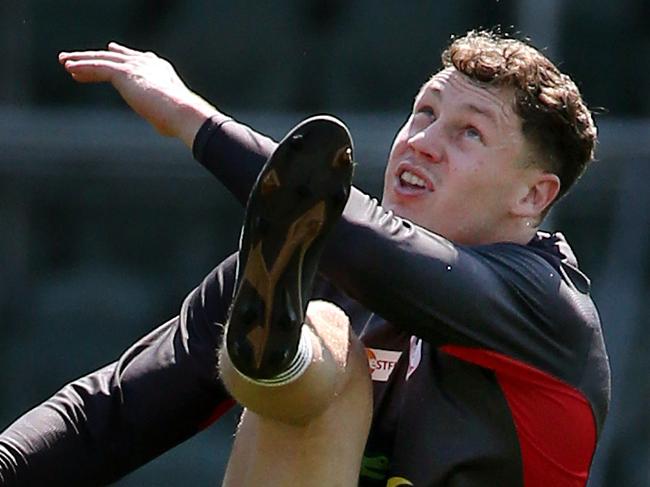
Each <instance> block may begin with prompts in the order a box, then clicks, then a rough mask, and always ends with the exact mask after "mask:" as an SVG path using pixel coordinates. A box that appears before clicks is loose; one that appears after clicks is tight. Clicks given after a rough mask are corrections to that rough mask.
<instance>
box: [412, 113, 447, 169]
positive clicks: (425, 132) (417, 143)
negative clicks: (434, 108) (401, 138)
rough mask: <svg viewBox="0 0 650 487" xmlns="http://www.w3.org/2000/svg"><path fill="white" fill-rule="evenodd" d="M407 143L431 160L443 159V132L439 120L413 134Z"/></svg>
mask: <svg viewBox="0 0 650 487" xmlns="http://www.w3.org/2000/svg"><path fill="white" fill-rule="evenodd" d="M407 143H408V145H409V147H411V149H413V150H414V151H415V152H417V153H418V154H420V155H421V156H424V157H425V158H426V159H427V160H428V161H429V162H440V161H441V160H442V154H443V149H442V134H441V133H440V128H439V124H438V122H437V121H435V122H433V123H431V124H429V125H427V126H426V127H424V128H422V129H420V130H418V131H417V132H415V133H414V134H412V135H411V136H410V137H409V138H408V140H407Z"/></svg>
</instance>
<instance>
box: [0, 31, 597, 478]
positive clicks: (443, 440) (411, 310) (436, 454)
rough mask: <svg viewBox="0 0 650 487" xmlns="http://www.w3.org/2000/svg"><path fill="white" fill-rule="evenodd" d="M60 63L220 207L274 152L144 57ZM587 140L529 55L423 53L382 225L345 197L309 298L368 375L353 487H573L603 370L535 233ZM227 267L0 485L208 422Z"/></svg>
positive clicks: (544, 240)
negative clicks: (354, 349) (181, 164)
mask: <svg viewBox="0 0 650 487" xmlns="http://www.w3.org/2000/svg"><path fill="white" fill-rule="evenodd" d="M60 59H61V62H62V63H63V64H64V65H65V68H66V69H67V70H68V72H69V73H70V74H71V75H72V76H73V78H75V79H76V80H78V81H81V82H101V81H109V82H111V83H112V84H113V85H114V86H115V88H116V89H117V90H118V91H119V92H120V93H121V95H122V96H123V97H124V98H125V100H126V101H127V102H128V103H129V104H130V105H131V107H132V108H133V109H134V110H135V111H136V112H137V113H139V114H140V115H142V116H143V117H144V118H146V119H147V120H148V121H149V122H151V123H152V124H153V125H154V126H155V127H156V128H157V129H158V130H159V131H160V132H161V133H163V134H165V135H171V136H176V137H178V138H180V139H181V140H183V141H184V142H185V143H186V144H187V145H188V146H190V147H192V148H193V151H194V154H195V157H196V158H197V159H198V160H199V161H200V162H201V163H202V164H204V165H205V166H206V167H207V168H208V169H209V170H210V171H211V172H213V173H214V174H215V176H217V178H219V179H220V181H221V182H222V183H223V184H224V185H225V186H226V187H227V188H228V189H229V190H231V191H232V192H233V193H234V194H235V196H236V197H238V198H239V200H240V201H241V202H242V203H243V202H245V201H246V200H247V198H248V195H249V193H250V191H251V188H253V187H254V182H255V180H256V177H257V175H258V174H259V172H260V170H263V169H262V167H263V164H264V161H265V160H266V159H267V158H269V157H270V156H271V155H272V154H274V151H275V150H276V147H277V146H276V144H275V143H274V142H273V141H271V140H269V139H267V138H265V137H263V136H261V135H259V134H257V133H255V132H254V131H252V130H251V129H249V128H247V127H245V126H243V125H241V124H239V123H237V122H235V121H233V120H231V119H230V118H228V117H227V116H225V115H223V114H221V113H219V112H218V111H217V110H216V109H215V108H214V107H212V106H211V105H209V104H208V103H207V102H205V101H204V100H202V99H200V98H199V97H197V96H196V95H195V94H193V93H192V92H190V91H189V90H188V89H187V88H186V87H185V86H184V85H183V84H182V82H181V81H180V80H179V79H178V77H177V76H176V74H175V73H174V71H173V69H172V68H171V66H170V65H169V64H168V63H166V62H164V61H162V60H160V59H158V58H157V57H156V56H154V55H153V54H143V53H139V52H137V51H133V50H130V49H128V48H125V47H123V46H119V45H116V44H110V45H109V48H108V50H107V51H99V52H81V53H66V54H62V55H61V58H60ZM595 141H596V129H595V125H594V123H593V120H592V118H591V115H590V113H589V111H588V109H587V108H586V106H585V105H584V103H583V102H582V99H581V97H580V93H579V91H578V89H577V88H576V86H575V84H574V83H573V82H572V81H571V80H570V78H569V77H568V76H566V75H563V74H561V73H560V72H559V71H558V70H557V68H556V67H555V66H553V64H552V63H551V62H550V61H548V60H547V59H546V58H545V57H544V56H543V55H542V54H541V53H539V52H538V51H537V50H535V49H533V48H531V47H529V46H527V45H525V44H523V43H521V42H518V41H515V40H509V39H502V38H499V37H498V36H495V35H492V34H489V33H483V32H478V33H476V32H472V33H469V34H468V35H466V36H464V37H462V38H459V39H457V40H455V41H454V42H453V43H452V44H451V46H450V47H449V48H448V49H447V50H446V51H445V53H444V54H443V69H442V70H441V71H439V72H438V73H437V74H435V75H434V76H433V77H432V78H431V79H430V80H429V81H428V82H426V83H425V84H424V85H423V87H422V89H421V90H420V92H419V93H418V95H417V97H416V99H415V102H414V105H413V108H412V112H411V114H410V116H409V118H408V120H407V122H406V123H405V125H404V127H402V129H401V130H400V131H399V133H398V134H397V136H396V138H395V141H394V144H393V147H392V150H391V153H390V155H389V159H388V164H387V167H386V172H385V182H384V195H383V199H382V205H381V206H380V205H378V204H377V202H376V201H375V200H373V199H371V198H369V197H367V196H366V195H364V194H362V193H361V192H360V191H358V190H357V189H355V188H352V190H351V192H350V196H349V201H348V202H347V205H346V207H345V210H344V212H343V215H342V216H341V218H340V220H339V221H338V223H336V225H335V226H334V227H333V229H332V234H331V235H330V238H329V241H328V242H327V244H326V245H325V246H324V249H323V255H322V257H321V259H320V268H319V271H320V275H319V276H318V277H317V278H316V282H315V283H314V288H313V294H312V297H313V298H314V299H316V298H318V299H324V300H326V301H329V302H332V303H334V304H336V305H337V306H338V307H340V308H341V309H342V310H343V311H344V312H345V313H346V315H347V316H348V317H349V319H350V326H351V328H352V329H353V331H354V332H355V333H356V334H357V335H358V336H359V338H360V340H361V341H362V342H363V344H364V346H365V347H366V350H367V353H368V357H369V360H370V364H371V368H372V370H373V371H372V380H373V384H372V385H373V417H372V424H371V427H370V432H369V435H368V438H367V442H366V446H365V451H364V457H363V461H362V465H361V472H360V477H359V485H364V486H371V485H382V486H384V485H389V486H395V485H416V486H461V485H462V486H485V485H499V486H522V485H525V486H527V487H529V486H549V485H553V486H583V485H585V483H586V479H587V475H588V471H589V467H590V464H591V460H592V456H593V452H594V449H595V445H596V440H597V437H598V435H599V433H600V431H601V429H602V425H603V421H604V418H605V415H606V411H607V406H608V401H609V368H608V363H607V356H606V352H605V348H604V344H603V340H602V333H601V330H600V323H599V319H598V315H597V312H596V309H595V306H594V304H593V302H592V301H591V299H590V297H589V281H588V279H587V278H586V277H585V276H584V275H583V274H582V273H581V272H580V271H579V270H578V268H577V264H576V261H575V257H574V256H573V253H572V252H571V250H570V248H569V246H568V244H567V243H566V241H565V240H564V238H563V237H562V236H561V235H560V234H555V235H548V234H545V233H542V232H538V231H537V228H538V226H539V224H540V222H541V221H542V219H543V217H544V216H545V215H546V213H547V212H548V210H549V208H550V207H551V206H552V204H553V203H554V202H555V201H557V199H558V198H559V197H561V196H562V195H564V194H565V193H566V192H567V190H568V189H569V188H570V187H571V186H572V184H573V183H574V182H575V181H576V179H577V178H578V177H579V176H580V175H581V173H582V172H583V171H584V169H585V168H586V166H587V164H588V163H589V162H590V161H591V159H592V155H593V148H594V145H595ZM280 147H284V143H283V145H281V146H280ZM273 157H275V156H273ZM273 157H271V159H270V160H273ZM254 188H256V189H253V191H261V189H260V186H259V182H258V185H256V186H255V187H254ZM234 263H235V257H231V258H229V259H226V261H224V262H223V263H222V264H221V265H220V266H219V267H218V268H217V269H216V270H215V271H214V272H213V273H212V274H211V275H210V276H208V278H206V281H204V283H203V284H202V285H201V287H200V288H199V289H198V290H197V291H195V292H194V293H192V294H191V295H190V296H189V297H188V299H187V300H186V302H185V303H184V305H183V308H182V310H181V313H180V316H179V317H178V318H176V319H175V320H172V321H171V322H170V323H168V324H166V325H164V326H163V327H161V328H159V329H158V330H156V331H154V332H152V334H151V335H149V336H148V337H145V338H144V339H143V340H142V341H141V342H139V343H138V344H136V345H135V346H134V347H133V348H132V349H131V350H129V351H127V352H126V353H125V354H124V355H123V356H122V358H121V359H120V360H119V361H118V362H117V363H116V364H113V365H111V366H108V367H107V368H105V369H102V370H100V371H98V372H96V373H94V374H91V375H89V376H88V377H86V378H83V379H80V380H79V381H76V382H74V383H73V384H72V385H70V386H68V387H67V388H64V389H63V390H62V391H61V392H59V393H58V394H57V395H56V396H55V397H53V398H52V399H50V400H49V401H47V402H46V403H44V404H43V405H41V406H39V407H38V408H36V409H35V410H33V411H31V412H29V413H27V414H26V415H25V416H24V417H23V418H21V419H19V420H18V421H17V422H16V423H14V425H12V426H11V427H10V428H9V429H8V430H7V431H5V433H3V435H2V439H1V441H0V445H2V447H3V449H2V457H1V458H2V464H3V468H2V475H3V476H4V478H6V479H10V478H12V477H11V476H15V477H16V478H18V479H28V480H25V481H33V479H44V478H46V477H45V475H44V474H43V473H42V472H44V471H46V470H47V469H48V468H50V467H51V466H52V465H56V466H57V469H56V470H49V471H48V475H49V479H50V480H54V481H59V482H63V481H66V482H67V483H68V484H69V485H70V484H73V483H80V482H83V481H87V482H90V483H101V482H107V481H109V480H112V479H115V478H118V477H119V476H120V475H123V474H124V473H126V472H128V471H130V470H131V469H133V468H135V467H137V466H138V465H140V464H142V463H144V462H145V461H147V460H149V459H150V458H153V457H154V456H156V455H157V454H159V453H160V452H162V451H164V450H166V449H168V448H170V447H172V446H173V445H175V444H176V443H178V442H180V441H182V440H183V439H185V438H187V437H188V436H190V435H192V434H193V433H194V432H196V431H198V430H199V429H200V428H201V427H202V426H203V425H204V424H208V423H209V422H210V421H211V419H213V418H214V417H215V416H218V414H219V413H220V412H222V411H223V409H224V408H225V407H226V404H228V398H227V395H226V394H225V392H224V391H223V388H222V386H221V385H220V383H219V382H218V381H217V380H216V379H215V374H214V368H213V367H216V364H215V363H214V358H213V357H214V350H215V348H216V347H217V344H218V343H219V340H220V338H221V328H220V326H218V324H222V323H226V321H227V309H228V306H229V304H230V302H231V299H230V296H232V294H233V288H234V287H235V269H234V267H235V266H234ZM239 284H241V283H239ZM308 318H309V313H308ZM308 321H309V320H308ZM378 364H384V365H386V366H385V367H379V366H378ZM161 384H165V386H166V387H165V388H162V387H161ZM332 423H333V424H336V422H335V421H333V422H332ZM253 426H256V425H255V424H253ZM342 441H343V440H342ZM235 453H237V452H235ZM67 457H73V458H75V460H74V463H75V465H71V464H70V463H71V462H70V461H68V462H65V461H63V460H62V459H64V458H67ZM52 472H56V474H57V475H58V477H57V478H55V479H53V475H54V473H52ZM41 475H42V476H41ZM39 476H40V477H39ZM7 482H8V481H7ZM307 484H308V483H306V485H307Z"/></svg>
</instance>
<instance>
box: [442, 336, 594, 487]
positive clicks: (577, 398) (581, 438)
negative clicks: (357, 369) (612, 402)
mask: <svg viewBox="0 0 650 487" xmlns="http://www.w3.org/2000/svg"><path fill="white" fill-rule="evenodd" d="M441 350H442V351H443V352H445V353H447V354H449V355H452V356H454V357H456V358H459V359H461V360H464V361H466V362H470V363H473V364H475V365H479V366H481V367H484V368H487V369H490V370H492V371H493V372H494V373H495V375H496V377H497V380H498V382H499V385H500V386H501V390H502V391H503V394H504V396H505V398H506V401H507V403H508V406H509V408H510V412H511V414H512V419H513V421H514V425H515V429H516V431H517V437H518V439H519V445H520V449H521V457H522V465H523V475H524V484H523V485H524V486H525V487H548V486H554V487H584V486H585V485H586V483H587V477H588V474H589V467H590V466H591V461H592V458H593V454H594V450H595V448H596V423H595V419H594V415H593V411H592V409H591V406H590V405H589V402H588V401H587V399H586V398H585V397H584V395H583V394H582V393H580V391H578V390H577V389H576V388H574V387H572V386H570V385H568V384H566V383H564V382H562V381H560V380H559V379H557V378H555V377H554V376H552V375H550V374H547V373H545V372H542V371H541V370H539V369H536V368H534V367H532V366H530V365H527V364H525V363H523V362H520V361H518V360H515V359H513V358H511V357H508V356H506V355H503V354H500V353H497V352H493V351H490V350H485V349H480V348H470V347H460V346H455V345H447V346H444V347H442V348H441Z"/></svg>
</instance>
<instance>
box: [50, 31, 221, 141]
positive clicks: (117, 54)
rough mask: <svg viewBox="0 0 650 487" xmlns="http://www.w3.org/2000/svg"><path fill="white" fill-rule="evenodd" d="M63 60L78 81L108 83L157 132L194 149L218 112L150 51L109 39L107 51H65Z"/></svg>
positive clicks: (167, 63) (61, 54)
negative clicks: (199, 133) (204, 126)
mask: <svg viewBox="0 0 650 487" xmlns="http://www.w3.org/2000/svg"><path fill="white" fill-rule="evenodd" d="M59 62H60V63H61V64H63V66H64V67H65V69H66V71H68V73H70V75H71V76H72V78H73V79H74V80H75V81H78V82H80V83H102V82H110V83H111V84H112V85H113V87H114V88H115V89H116V90H117V91H118V92H119V94H120V95H121V96H122V98H124V101H126V103H128V105H129V106H130V107H131V108H132V109H133V110H134V111H135V112H136V113H137V114H138V115H140V116H141V117H142V118H144V119H145V120H147V121H148V122H149V123H150V124H151V125H153V127H154V128H155V129H156V130H157V131H158V132H159V133H161V134H162V135H166V136H170V137H178V138H179V139H181V140H182V141H183V142H184V143H185V144H186V145H187V146H188V147H190V148H191V147H192V143H193V142H194V136H195V135H196V132H197V131H198V130H199V128H200V127H201V125H202V124H203V122H205V120H206V119H207V118H209V117H211V116H212V115H215V114H217V113H219V112H218V111H217V109H216V108H215V107H213V106H212V105H210V104H209V103H208V102H207V101H205V100H204V99H203V98H201V97H200V96H198V95H197V94H195V93H194V92H192V91H191V90H190V89H189V88H188V87H187V86H186V85H185V83H183V81H182V80H181V78H180V77H179V76H178V74H176V71H175V70H174V67H173V66H172V65H171V64H170V63H169V62H167V61H166V60H164V59H162V58H160V57H158V56H157V55H156V54H154V53H152V52H141V51H136V50H134V49H130V48H128V47H125V46H122V45H120V44H117V43H115V42H111V43H109V44H108V49H107V50H105V51H78V52H61V53H60V54H59Z"/></svg>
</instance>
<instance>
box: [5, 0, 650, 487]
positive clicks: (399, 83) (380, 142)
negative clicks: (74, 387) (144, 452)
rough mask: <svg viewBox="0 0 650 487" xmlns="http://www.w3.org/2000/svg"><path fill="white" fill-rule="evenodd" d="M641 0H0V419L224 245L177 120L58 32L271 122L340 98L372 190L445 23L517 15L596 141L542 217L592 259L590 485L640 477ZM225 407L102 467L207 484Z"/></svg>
mask: <svg viewBox="0 0 650 487" xmlns="http://www.w3.org/2000/svg"><path fill="white" fill-rule="evenodd" d="M648 19H650V2H648V1H647V0H646V1H644V0H618V1H616V2H613V1H611V0H591V1H589V2H586V1H578V0H518V1H517V0H501V1H498V0H454V1H435V2H434V1H432V0H429V1H397V0H387V1H383V2H377V1H373V0H356V1H347V2H346V1H342V0H302V1H296V0H276V1H274V2H260V1H253V0H239V1H230V2H223V1H201V0H183V1H180V0H112V1H111V2H88V1H81V0H74V1H73V0H56V1H55V0H2V2H0V57H1V59H2V68H0V314H1V316H2V317H3V320H2V324H1V325H0V429H3V428H4V427H5V426H7V425H9V424H10V423H11V422H12V421H13V420H14V419H15V418H16V417H17V416H18V415H19V414H21V413H22V412H24V411H25V410H27V409H28V408H31V407H32V406H34V405H36V404H37V403H38V402H40V401H42V400H43V399H45V398H46V397H48V396H49V395H51V394H52V393H54V392H55V391H56V390H58V389H59V388H60V387H61V386H62V385H64V384H65V383H67V382H68V381H70V380H72V379H74V378H76V377H78V376H80V375H83V374H85V373H86V372H88V371H91V370H94V369H96V368H98V367H99V366H101V365H104V364H106V363H108V362H110V361H112V360H114V359H115V358H116V357H117V356H118V355H119V354H120V353H121V352H122V351H123V350H124V349H125V348H126V347H128V346H129V345H130V344H131V343H132V342H133V341H134V340H136V339H137V338H139V337H140V336H142V335H143V334H145V333H146V332H147V331H149V330H150V329H152V328H154V327H155V326H157V325H158V324H160V323H162V322H164V321H166V320H167V319H169V318H170V317H171V316H173V315H175V314H177V313H178V310H179V306H180V304H181V302H182V300H183V298H184V297H185V295H186V294H187V293H188V292H189V291H190V290H191V289H192V288H193V287H195V286H196V285H197V284H198V283H199V282H200V280H201V279H202V277H203V276H204V275H205V274H207V273H208V271H209V270H210V269H211V268H212V267H213V266H215V265H216V264H217V263H218V262H219V261H220V260H221V259H222V258H223V257H224V256H226V255H227V254H229V253H230V252H232V251H233V250H234V249H236V244H237V237H238V232H239V222H240V220H241V218H242V210H241V209H240V208H239V207H238V205H237V204H236V203H235V202H234V200H233V198H231V197H230V195H229V194H227V193H226V191H225V190H223V189H222V188H221V187H220V186H219V184H218V183H216V182H215V181H214V180H213V179H212V178H211V177H210V176H209V175H208V173H207V171H205V170H203V169H202V168H201V167H199V166H198V164H196V163H194V162H193V160H192V158H191V155H190V154H189V151H188V150H186V149H185V148H184V146H182V145H181V143H180V142H177V141H174V140H169V139H164V138H162V137H160V136H159V135H157V134H156V133H155V132H154V131H153V130H152V129H150V128H149V127H148V126H147V125H146V124H145V122H143V121H142V120H140V119H139V118H138V117H137V116H135V115H134V114H132V113H131V112H130V111H129V110H128V109H127V108H126V107H125V106H124V104H123V103H122V101H121V99H120V98H119V97H118V95H116V94H115V93H114V91H113V90H112V88H110V87H109V86H89V85H84V86H82V85H76V84H75V83H74V82H72V81H71V80H70V78H69V77H68V76H67V74H66V73H65V72H64V71H63V69H62V68H61V67H60V66H59V64H58V63H57V53H58V52H59V51H61V50H76V49H88V48H101V47H103V46H105V45H106V43H107V42H108V41H109V40H117V41H120V42H123V43H125V44H127V45H130V46H133V47H136V48H140V49H144V50H152V51H155V52H157V53H158V54H160V55H161V56H163V57H166V58H167V59H169V60H171V61H172V62H173V64H174V65H175V66H176V68H177V70H178V72H179V73H180V74H181V76H182V77H183V78H184V79H185V80H186V81H187V82H188V84H189V85H190V86H191V87H192V88H193V89H194V90H196V91H198V92H199V93H201V94H203V95H204V96H206V97H207V98H208V99H209V100H211V101H212V102H213V103H215V104H216V105H217V106H219V107H220V108H221V109H222V110H223V111H225V112H227V113H230V114H232V115H234V116H236V117H237V118H239V119H240V120H242V121H246V122H248V123H250V124H251V125H253V126H255V127H257V128H258V129H260V130H261V131H263V132H266V133H268V134H270V135H272V136H275V137H281V136H282V135H283V134H284V133H285V132H286V131H287V130H288V129H289V128H291V127H292V126H293V125H294V124H295V123H296V122H298V121H299V120H300V119H301V118H302V117H303V116H304V115H306V114H312V113H316V112H329V113H333V114H336V115H337V116H339V117H341V118H343V119H344V120H345V121H346V122H347V123H348V124H349V126H350V128H351V131H352V133H353V135H354V137H355V141H356V149H357V150H356V159H357V160H358V161H359V166H358V172H357V176H356V184H357V185H358V186H359V187H361V188H362V189H364V190H365V191H367V192H369V193H371V194H374V195H376V196H379V195H380V190H381V185H380V181H381V175H382V170H383V165H384V162H385V160H386V155H387V152H388V148H389V146H390V143H391V141H392V137H393V135H394V134H395V132H396V130H397V129H398V128H399V126H400V125H401V123H402V122H403V120H404V119H405V118H406V115H407V111H408V110H409V108H410V104H411V101H412V99H413V97H414V95H415V94H416V92H417V90H418V88H419V86H420V85H421V83H422V82H424V81H425V79H426V78H427V77H428V76H429V75H430V74H432V73H433V72H434V71H436V70H437V68H438V67H439V56H440V53H441V51H442V49H443V48H444V46H445V45H446V43H447V42H448V40H449V38H450V36H452V35H454V34H462V33H464V32H465V31H466V30H468V29H471V28H477V27H493V26H495V25H501V26H503V28H504V30H507V31H509V32H519V33H520V36H527V37H530V38H531V39H532V41H533V43H534V44H535V45H537V46H538V47H543V48H545V50H546V52H547V53H548V54H549V56H550V57H551V58H552V59H553V60H555V61H556V62H557V63H559V65H560V67H561V69H562V70H564V71H566V72H568V73H570V74H571V75H572V76H573V77H574V79H575V80H576V81H577V82H578V84H579V86H580V87H581V89H582V91H583V93H584V96H585V99H586V100H587V102H588V103H589V104H590V106H591V107H592V108H595V109H597V111H598V112H599V113H600V115H599V117H598V124H599V127H600V133H601V143H600V146H599V148H598V159H599V160H598V161H597V162H596V163H595V164H594V165H593V167H592V169H591V170H590V172H589V173H587V175H586V176H585V177H584V178H583V181H582V182H581V183H580V184H579V185H578V186H577V187H576V189H575V190H574V191H573V193H572V194H571V195H570V196H568V197H567V198H566V199H565V200H563V201H562V202H561V203H560V204H559V206H558V207H557V209H556V210H555V211H554V212H553V213H552V215H551V218H550V219H549V221H548V222H547V223H546V227H547V228H553V229H558V230H561V231H563V232H564V233H565V234H566V235H567V237H568V239H569V241H570V242H571V243H572V245H573V247H574V250H575V251H576V254H577V255H578V257H579V259H580V262H581V266H582V268H583V270H584V271H586V273H587V274H588V275H589V276H590V277H591V278H592V282H593V294H594V296H595V299H596V302H597V304H598V306H599V308H600V311H601V314H602V319H603V324H604V328H605V334H606V337H607V340H608V346H609V350H610V355H611V365H612V370H613V398H612V409H611V414H610V417H609V419H608V422H607V424H606V428H605V431H604V435H603V438H602V442H601V445H600V448H599V451H598V453H597V456H596V460H595V464H594V468H593V478H592V480H591V483H590V486H592V487H602V486H625V487H633V486H650V407H648V404H649V403H650V358H649V357H650V318H649V317H650V216H649V215H650V191H649V190H648V188H647V185H648V181H650V96H649V93H650V20H648ZM235 421H236V411H235V412H232V413H231V414H229V415H228V416H227V417H226V418H225V419H224V420H222V421H220V422H218V423H217V424H215V425H214V426H213V427H211V428H210V429H208V430H206V431H205V432H203V433H202V434H201V435H199V436H197V437H196V438H194V439H192V440H190V441H188V442H187V443H185V444H183V445H182V446H180V447H178V448H176V449H175V450H173V451H172V452H169V453H167V454H165V455H163V456H162V457H161V458H159V459H158V460H156V461H154V462H152V463H151V464H149V465H147V466H145V467H144V468H142V469H140V470H138V471H137V472H135V473H133V474H132V475H130V476H128V477H126V478H125V479H123V480H122V481H120V482H119V483H118V484H117V485H121V486H138V485H152V486H181V485H186V484H187V482H188V481H189V482H191V483H192V485H197V486H203V485H205V486H211V485H217V484H218V482H219V479H220V478H221V474H222V469H223V466H224V463H225V461H226V458H227V454H228V449H229V442H230V438H231V435H232V432H233V427H234V424H235Z"/></svg>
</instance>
